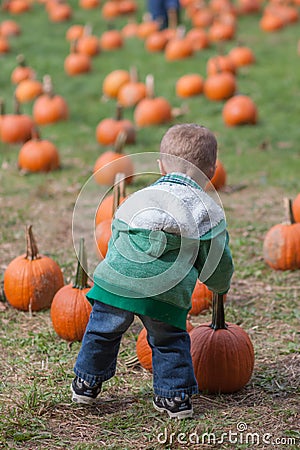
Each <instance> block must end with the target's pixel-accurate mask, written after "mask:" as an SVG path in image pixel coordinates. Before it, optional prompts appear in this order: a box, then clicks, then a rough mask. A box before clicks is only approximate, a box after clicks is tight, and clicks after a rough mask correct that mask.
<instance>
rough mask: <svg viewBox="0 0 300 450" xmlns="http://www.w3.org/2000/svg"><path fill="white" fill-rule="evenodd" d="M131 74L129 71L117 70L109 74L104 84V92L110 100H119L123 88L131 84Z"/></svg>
mask: <svg viewBox="0 0 300 450" xmlns="http://www.w3.org/2000/svg"><path fill="white" fill-rule="evenodd" d="M129 81H130V73H129V72H128V70H124V69H116V70H113V71H112V72H110V73H109V74H107V75H106V76H105V78H104V80H103V83H102V92H103V94H104V96H106V97H108V98H117V97H118V93H119V90H120V89H121V87H122V86H123V85H124V84H126V83H129Z"/></svg>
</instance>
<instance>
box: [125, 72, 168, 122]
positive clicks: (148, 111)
mask: <svg viewBox="0 0 300 450" xmlns="http://www.w3.org/2000/svg"><path fill="white" fill-rule="evenodd" d="M146 89H147V96H146V97H145V98H143V99H142V100H141V101H140V102H139V103H138V104H137V105H136V107H135V109H134V112H133V116H134V122H135V124H136V125H137V126H139V127H148V126H152V125H158V124H162V123H166V122H169V121H170V120H171V119H172V108H171V105H170V103H169V102H168V100H167V99H166V98H164V97H155V95H154V77H153V76H152V75H147V77H146Z"/></svg>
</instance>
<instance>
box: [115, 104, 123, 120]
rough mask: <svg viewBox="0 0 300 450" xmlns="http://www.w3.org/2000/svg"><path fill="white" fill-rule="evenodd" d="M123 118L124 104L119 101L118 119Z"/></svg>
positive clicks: (117, 107)
mask: <svg viewBox="0 0 300 450" xmlns="http://www.w3.org/2000/svg"><path fill="white" fill-rule="evenodd" d="M122 119H123V106H122V105H120V103H117V105H116V120H122Z"/></svg>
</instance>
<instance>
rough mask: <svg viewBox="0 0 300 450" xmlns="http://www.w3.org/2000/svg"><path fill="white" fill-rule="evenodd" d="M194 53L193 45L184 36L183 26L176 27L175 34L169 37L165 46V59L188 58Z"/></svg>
mask: <svg viewBox="0 0 300 450" xmlns="http://www.w3.org/2000/svg"><path fill="white" fill-rule="evenodd" d="M193 54H194V47H193V45H192V43H191V41H190V40H189V39H187V38H186V36H185V28H184V27H178V32H177V35H176V36H175V37H174V38H172V39H170V40H169V41H168V43H167V45H166V46H165V59H166V60H167V61H178V60H181V59H185V58H189V57H191V56H193Z"/></svg>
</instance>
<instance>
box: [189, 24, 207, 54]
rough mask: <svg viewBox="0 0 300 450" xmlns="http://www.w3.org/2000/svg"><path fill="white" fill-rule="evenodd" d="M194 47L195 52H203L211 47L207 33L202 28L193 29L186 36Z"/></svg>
mask: <svg viewBox="0 0 300 450" xmlns="http://www.w3.org/2000/svg"><path fill="white" fill-rule="evenodd" d="M185 38H186V39H188V40H189V41H190V42H191V44H192V47H193V50H194V52H198V51H201V50H203V49H205V48H208V47H209V46H210V42H209V39H208V35H207V31H206V30H204V29H202V28H191V29H190V30H189V31H188V32H187V33H186V36H185Z"/></svg>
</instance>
